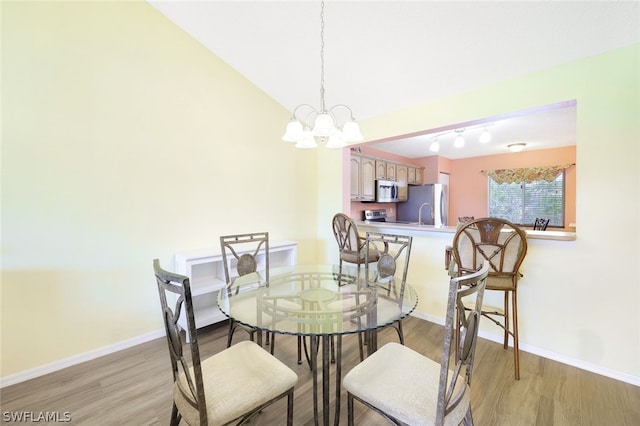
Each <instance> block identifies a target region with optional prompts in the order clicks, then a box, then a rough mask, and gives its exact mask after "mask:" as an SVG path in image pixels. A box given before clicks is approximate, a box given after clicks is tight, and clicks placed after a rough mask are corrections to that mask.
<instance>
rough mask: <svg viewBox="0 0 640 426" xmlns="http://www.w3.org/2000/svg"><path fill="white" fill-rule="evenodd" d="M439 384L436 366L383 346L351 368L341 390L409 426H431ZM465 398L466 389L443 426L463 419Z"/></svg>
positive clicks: (409, 352) (395, 346) (412, 353)
mask: <svg viewBox="0 0 640 426" xmlns="http://www.w3.org/2000/svg"><path fill="white" fill-rule="evenodd" d="M460 381H461V379H460ZM439 383H440V364H439V363H437V362H434V361H432V360H430V359H429V358H426V357H424V356H422V355H420V354H419V353H417V352H415V351H414V350H412V349H409V348H407V347H406V346H402V345H400V344H398V343H387V344H386V345H384V346H383V347H382V348H380V349H379V350H378V351H377V352H375V353H374V354H373V355H371V356H369V357H368V358H367V359H365V360H364V361H363V362H361V363H360V364H358V365H357V366H356V367H354V368H353V369H352V370H351V371H350V372H349V373H348V374H347V375H346V376H345V378H344V381H343V385H344V388H345V389H346V390H347V391H349V392H351V393H352V394H353V395H355V396H357V397H358V398H360V399H362V400H364V401H366V402H368V403H369V404H371V405H373V406H374V407H377V408H378V409H380V410H382V411H383V412H385V413H387V414H389V415H390V416H392V417H394V418H396V419H398V420H400V421H402V422H404V423H407V424H410V425H432V424H434V423H435V420H436V407H437V400H438V386H439ZM460 386H466V384H461V385H460ZM469 394H470V393H469V389H467V391H466V392H465V394H464V397H463V399H462V400H461V401H460V403H459V404H458V406H457V407H456V408H455V409H454V410H453V411H452V412H451V413H449V415H448V416H447V417H446V418H445V421H444V424H445V425H458V424H460V422H461V421H462V420H463V419H464V416H465V414H466V412H467V409H468V407H469V404H470V399H469Z"/></svg>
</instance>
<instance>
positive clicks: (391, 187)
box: [376, 180, 398, 203]
mask: <svg viewBox="0 0 640 426" xmlns="http://www.w3.org/2000/svg"><path fill="white" fill-rule="evenodd" d="M376 202H378V203H397V202H398V182H396V181H394V180H376Z"/></svg>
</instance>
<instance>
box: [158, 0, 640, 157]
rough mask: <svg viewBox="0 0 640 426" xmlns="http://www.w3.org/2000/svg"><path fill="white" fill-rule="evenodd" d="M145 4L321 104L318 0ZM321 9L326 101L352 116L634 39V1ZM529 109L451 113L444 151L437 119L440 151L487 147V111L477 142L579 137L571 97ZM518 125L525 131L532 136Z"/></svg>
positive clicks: (282, 88) (539, 144) (273, 83)
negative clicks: (454, 119) (456, 129)
mask: <svg viewBox="0 0 640 426" xmlns="http://www.w3.org/2000/svg"><path fill="white" fill-rule="evenodd" d="M149 3H150V4H151V5H152V6H153V7H155V8H156V9H158V10H159V11H160V12H161V13H162V14H164V15H165V16H166V17H167V18H168V19H170V20H171V21H172V22H173V23H175V24H176V25H178V26H179V27H180V28H182V29H183V30H184V31H185V32H187V33H188V34H190V35H191V36H192V37H194V38H195V39H196V40H198V41H199V42H200V43H202V44H203V45H204V46H205V47H207V48H208V49H209V50H211V51H212V52H213V53H214V54H215V55H216V56H218V57H220V58H221V59H222V60H224V61H225V62H226V63H228V64H229V65H230V66H231V67H233V68H234V69H235V70H237V71H238V72H239V73H240V74H242V75H243V76H244V77H246V78H247V79H248V80H249V81H251V82H252V83H253V84H255V85H256V86H257V87H259V88H260V89H262V90H263V91H264V92H266V93H267V94H269V95H270V96H271V97H272V98H273V99H274V100H275V101H277V102H278V103H280V104H281V105H282V106H283V107H284V108H286V109H287V110H289V111H292V110H293V109H294V108H295V107H296V106H297V105H299V104H302V103H308V104H311V105H313V106H315V107H316V108H319V106H320V66H321V64H320V1H269V0H262V1H244V0H242V1H237V0H236V1H183V0H173V1H155V0H149ZM324 19H325V28H324V44H325V47H324V62H325V65H324V66H325V76H324V82H325V99H326V104H327V107H329V106H332V105H335V104H346V105H348V106H349V107H351V109H352V110H353V112H354V115H355V117H356V119H363V118H372V117H375V116H378V115H381V114H385V113H388V112H392V111H398V110H402V109H404V108H409V107H411V106H414V105H416V104H420V103H424V102H428V101H431V100H435V99H439V98H444V97H448V96H452V95H455V94H458V93H463V92H467V91H470V90H473V89H476V88H479V87H483V86H486V85H489V84H492V83H496V82H499V81H502V80H506V79H509V78H513V77H516V76H520V75H525V74H528V73H531V72H535V71H538V70H543V69H546V68H550V67H554V66H557V65H560V64H564V63H568V62H571V61H574V60H577V59H581V58H585V57H589V56H593V55H597V54H600V53H604V52H606V51H609V50H613V49H617V48H621V47H625V46H629V45H631V44H635V43H639V42H640V2H639V1H588V2H583V1H515V0H512V1H492V2H485V1H395V0H394V1H365V0H355V1H339V0H328V1H326V2H325V7H324ZM567 101H568V100H567ZM533 112H535V114H521V113H520V112H515V111H514V114H512V115H509V116H506V117H497V118H495V120H494V119H491V118H486V117H478V121H477V122H474V123H451V128H453V126H458V125H466V127H465V129H466V130H465V136H467V138H466V139H467V143H466V144H465V148H464V150H457V151H454V150H451V146H452V144H451V143H448V142H447V141H446V139H447V137H449V135H443V134H442V133H443V132H446V131H447V130H451V128H448V129H447V128H441V129H432V130H434V131H436V132H437V133H438V134H441V137H440V138H439V142H440V146H441V150H440V152H439V155H443V156H446V157H449V158H462V157H465V156H475V155H485V154H486V155H488V154H490V153H493V152H487V151H479V152H480V154H478V151H475V150H474V149H472V147H476V148H477V144H472V143H471V141H472V140H473V138H474V137H475V136H474V132H475V133H479V132H480V131H481V129H478V128H476V127H477V126H476V127H474V124H475V125H477V124H479V123H480V122H481V121H483V120H484V121H485V122H491V123H492V124H491V125H490V126H489V127H488V130H489V131H490V132H491V134H492V136H493V138H492V142H490V143H489V144H486V145H483V146H482V148H481V149H483V150H484V149H487V147H492V146H495V147H496V149H497V148H498V144H501V145H500V147H501V149H503V150H504V145H505V144H506V143H507V141H509V142H508V143H511V142H520V141H523V142H526V143H527V149H529V148H531V149H542V148H545V147H549V146H564V145H571V144H575V105H561V106H554V107H553V108H540V109H536V110H535V111H533ZM511 120H513V121H511ZM540 120H542V121H540ZM285 124H286V123H283V131H284V127H285ZM542 124H544V125H542ZM517 129H527V132H526V135H527V137H528V138H529V140H526V141H524V140H521V139H523V138H524V137H525V136H524V134H525V132H519V131H518V130H517ZM425 131H426V132H427V131H428V129H425ZM363 133H364V134H365V138H366V128H363ZM450 134H451V132H450ZM570 135H572V136H570ZM278 136H280V135H278ZM453 136H455V135H453ZM453 136H451V137H453ZM432 138H433V135H431V136H425V135H420V136H419V137H418V138H417V139H416V138H410V139H407V138H403V139H404V140H403V141H401V142H398V143H388V142H384V143H380V144H378V145H377V148H378V149H382V150H390V152H395V153H397V154H399V155H404V156H406V157H411V158H415V157H422V156H427V155H433V154H434V153H433V152H430V151H429V150H428V147H429V145H430V141H431V139H432Z"/></svg>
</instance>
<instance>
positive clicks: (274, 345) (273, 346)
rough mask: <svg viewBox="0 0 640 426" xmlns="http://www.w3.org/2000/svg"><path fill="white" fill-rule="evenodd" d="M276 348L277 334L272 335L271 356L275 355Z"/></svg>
mask: <svg viewBox="0 0 640 426" xmlns="http://www.w3.org/2000/svg"><path fill="white" fill-rule="evenodd" d="M268 344H269V333H267V345H268ZM275 348H276V333H271V348H270V350H269V351H270V352H271V355H273V351H274V350H275Z"/></svg>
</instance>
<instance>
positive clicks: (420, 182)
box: [416, 168, 424, 185]
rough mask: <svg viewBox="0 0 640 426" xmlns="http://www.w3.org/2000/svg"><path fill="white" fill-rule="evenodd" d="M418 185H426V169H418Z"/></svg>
mask: <svg viewBox="0 0 640 426" xmlns="http://www.w3.org/2000/svg"><path fill="white" fill-rule="evenodd" d="M416 185H424V169H423V168H417V169H416Z"/></svg>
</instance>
